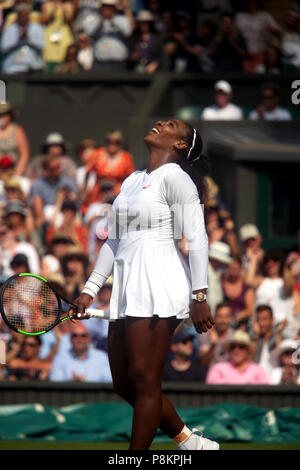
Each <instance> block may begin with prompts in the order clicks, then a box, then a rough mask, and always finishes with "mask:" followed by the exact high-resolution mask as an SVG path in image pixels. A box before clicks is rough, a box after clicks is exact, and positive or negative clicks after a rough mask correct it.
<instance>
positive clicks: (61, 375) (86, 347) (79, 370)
mask: <svg viewBox="0 0 300 470" xmlns="http://www.w3.org/2000/svg"><path fill="white" fill-rule="evenodd" d="M90 343H91V337H90V335H89V333H88V330H87V329H86V327H85V326H84V325H83V324H74V325H73V327H72V332H71V344H72V347H71V349H69V350H68V351H66V352H62V353H60V354H58V355H57V356H56V357H55V358H54V361H53V363H52V369H51V373H50V380H53V381H55V382H68V381H76V382H111V381H112V379H111V373H110V367H109V362H108V357H107V354H106V353H105V352H104V351H100V350H96V349H94V348H92V347H91V346H90Z"/></svg>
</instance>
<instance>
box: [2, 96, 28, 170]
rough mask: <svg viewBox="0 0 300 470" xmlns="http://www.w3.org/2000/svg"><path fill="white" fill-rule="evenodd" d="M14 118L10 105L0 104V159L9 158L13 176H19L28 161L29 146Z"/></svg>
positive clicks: (14, 113) (13, 111) (21, 128)
mask: <svg viewBox="0 0 300 470" xmlns="http://www.w3.org/2000/svg"><path fill="white" fill-rule="evenodd" d="M16 116H17V113H16V111H15V110H14V109H13V107H12V105H11V104H9V103H1V104H0V158H2V157H4V156H6V157H9V158H11V159H12V160H13V162H14V163H15V167H14V175H17V176H21V175H22V174H23V173H24V170H25V167H26V165H27V162H28V159H29V144H28V138H27V136H26V133H25V131H24V129H23V127H21V126H19V125H18V124H16V123H15V119H16ZM11 176H12V175H11Z"/></svg>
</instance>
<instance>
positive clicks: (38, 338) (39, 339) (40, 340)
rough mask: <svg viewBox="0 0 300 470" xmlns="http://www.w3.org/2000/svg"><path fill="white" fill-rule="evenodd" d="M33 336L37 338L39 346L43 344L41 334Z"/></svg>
mask: <svg viewBox="0 0 300 470" xmlns="http://www.w3.org/2000/svg"><path fill="white" fill-rule="evenodd" d="M32 338H34V339H35V340H36V342H37V344H38V345H39V346H42V339H41V337H40V336H32Z"/></svg>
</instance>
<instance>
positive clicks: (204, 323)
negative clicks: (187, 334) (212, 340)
mask: <svg viewBox="0 0 300 470" xmlns="http://www.w3.org/2000/svg"><path fill="white" fill-rule="evenodd" d="M199 292H203V293H204V294H206V289H199V290H195V291H193V294H198V293H199ZM191 319H192V321H193V324H194V327H195V329H196V331H197V333H199V334H201V333H206V332H207V331H208V330H209V329H210V328H212V327H213V326H214V324H215V321H214V319H213V317H212V314H211V311H210V308H209V306H208V304H207V302H206V301H204V302H197V301H196V300H193V301H192V305H191Z"/></svg>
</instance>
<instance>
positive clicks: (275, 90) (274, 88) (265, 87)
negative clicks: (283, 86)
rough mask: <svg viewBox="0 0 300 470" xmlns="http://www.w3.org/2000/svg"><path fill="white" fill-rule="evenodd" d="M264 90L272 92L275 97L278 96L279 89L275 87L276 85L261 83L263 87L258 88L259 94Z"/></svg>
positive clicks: (277, 86)
mask: <svg viewBox="0 0 300 470" xmlns="http://www.w3.org/2000/svg"><path fill="white" fill-rule="evenodd" d="M264 90H271V91H273V93H274V95H275V96H280V87H279V85H277V83H272V82H270V83H263V85H262V86H261V88H260V92H262V91H264Z"/></svg>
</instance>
